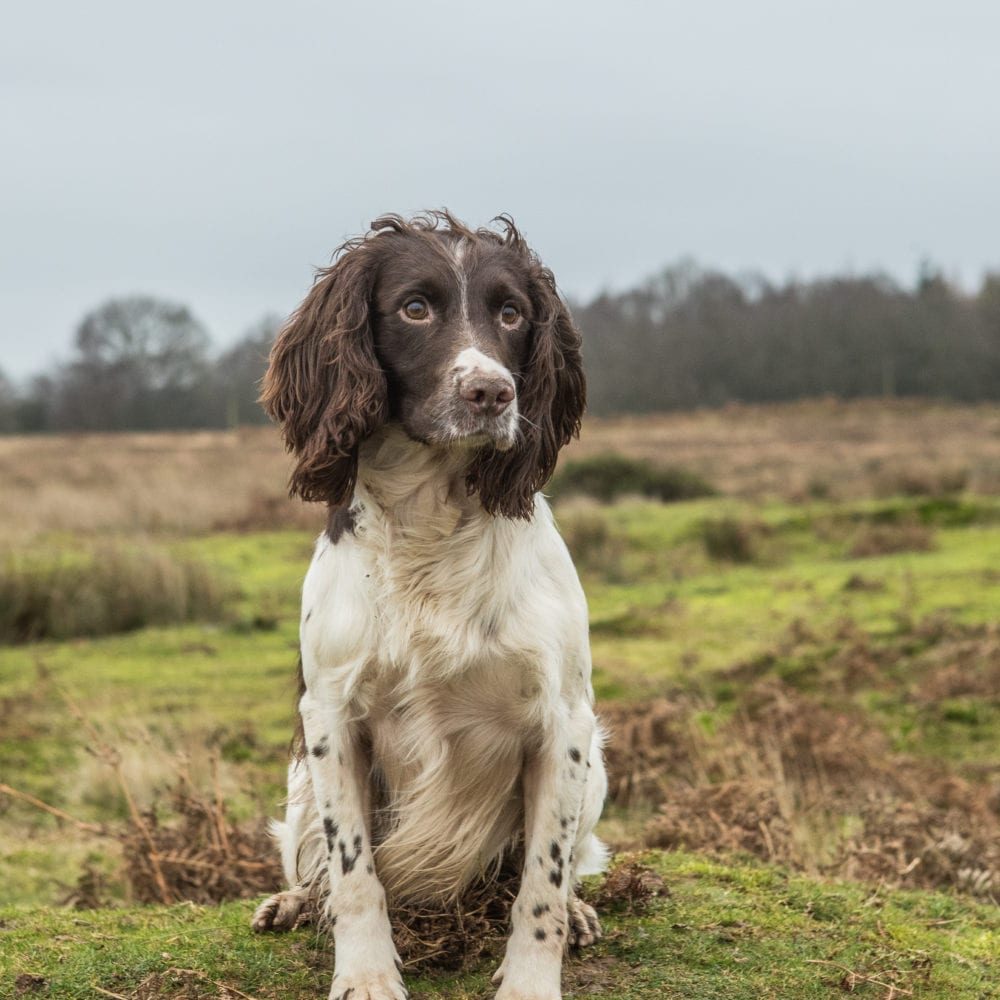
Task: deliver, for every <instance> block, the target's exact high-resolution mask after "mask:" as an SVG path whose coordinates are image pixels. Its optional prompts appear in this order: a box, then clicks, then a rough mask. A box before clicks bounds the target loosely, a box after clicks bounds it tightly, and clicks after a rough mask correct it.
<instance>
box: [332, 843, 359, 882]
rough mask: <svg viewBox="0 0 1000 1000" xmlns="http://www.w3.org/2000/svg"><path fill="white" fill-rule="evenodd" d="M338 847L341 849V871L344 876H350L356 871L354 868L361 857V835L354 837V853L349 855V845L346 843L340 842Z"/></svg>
mask: <svg viewBox="0 0 1000 1000" xmlns="http://www.w3.org/2000/svg"><path fill="white" fill-rule="evenodd" d="M337 847H339V848H340V871H341V873H342V874H344V875H349V874H350V873H351V872H352V871H354V866H355V865H356V864H357V863H358V858H359V857H360V856H361V835H360V834H355V837H354V853H353V854H348V853H347V844H345V843H344V841H342V840H341V841H338V843H337Z"/></svg>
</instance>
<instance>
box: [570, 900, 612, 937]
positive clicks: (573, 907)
mask: <svg viewBox="0 0 1000 1000" xmlns="http://www.w3.org/2000/svg"><path fill="white" fill-rule="evenodd" d="M567 917H568V920H567V924H568V928H567V929H568V933H567V935H566V941H567V943H568V944H569V946H570V948H586V947H588V946H589V945H592V944H593V943H594V942H595V941H597V940H599V939H600V937H601V936H602V933H603V932H602V931H601V922H600V921H599V920H598V919H597V913H596V911H595V910H594V908H593V907H592V906H589V905H588V904H587V903H584V902H583V901H582V900H580V899H577V897H576V896H570V898H569V907H568V913H567Z"/></svg>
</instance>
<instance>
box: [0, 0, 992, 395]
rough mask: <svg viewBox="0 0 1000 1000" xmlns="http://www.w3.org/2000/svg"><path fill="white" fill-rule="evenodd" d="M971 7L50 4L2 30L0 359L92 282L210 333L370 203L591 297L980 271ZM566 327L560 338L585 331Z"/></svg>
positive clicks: (977, 48)
mask: <svg viewBox="0 0 1000 1000" xmlns="http://www.w3.org/2000/svg"><path fill="white" fill-rule="evenodd" d="M998 51H1000V4H997V3H996V2H995V0H952V2H951V3H949V4H947V5H946V4H942V3H939V2H936V3H928V2H924V0H864V2H858V0H840V2H835V3H834V2H826V0H820V2H814V0H754V2H753V3H747V2H737V0H700V2H694V0H688V2H685V3H677V2H673V0H662V2H659V3H652V2H647V3H639V2H631V0H616V2H613V3H611V2H604V3H595V2H591V0H554V2H550V3H546V2H544V0H536V2H524V0H509V2H497V0H494V2H489V3H477V2H474V0H465V2H454V0H420V2H416V0H411V2H401V0H368V2H367V3H365V2H352V3H341V2H336V0H328V2H326V3H320V2H310V0H282V2H280V3H278V2H274V0H270V2H260V0H241V2H239V3H235V2H230V0H219V2H213V0H198V2H192V0H172V2H171V3H170V4H155V5H154V4H143V3H136V2H135V0H128V2H104V0H91V2H88V3H86V4H80V3H75V2H74V3H69V2H65V0H52V2H39V3H34V4H17V5H16V6H14V7H12V8H11V9H10V10H9V11H8V12H7V13H6V14H5V16H4V30H3V33H2V36H0V310H2V313H0V315H2V321H0V371H3V372H5V373H6V374H7V375H8V376H9V377H12V378H14V379H16V380H20V379H25V378H27V377H28V376H30V375H31V374H34V373H37V372H40V371H43V370H49V369H50V368H51V367H52V366H53V365H54V364H56V363H57V362H58V361H61V360H66V359H68V358H69V357H70V355H71V352H72V342H73V333H74V330H75V328H76V326H77V324H78V323H79V321H80V320H81V318H82V317H83V316H84V315H85V314H86V313H87V312H88V311H89V310H91V309H94V308H95V307H97V306H99V305H100V304H101V303H103V302H104V301H106V300H107V299H109V298H113V297H118V296H125V295H132V294H148V295H154V296H157V297H159V298H164V299H167V300H170V301H173V302H179V303H183V304H185V305H187V306H189V307H190V308H191V310H192V311H193V312H194V314H195V315H196V316H197V317H198V318H199V319H200V320H201V321H202V322H203V323H204V324H205V325H206V327H207V328H208V330H209V332H210V334H211V336H212V339H213V342H214V344H215V345H216V346H217V347H218V348H222V347H224V346H226V345H228V344H231V343H232V342H234V341H235V340H236V339H238V338H239V337H241V336H243V335H244V334H245V333H246V332H247V331H248V330H249V329H250V328H251V327H252V326H253V325H254V324H255V323H256V322H257V321H258V320H260V318H261V317H262V316H263V315H265V314H277V315H279V316H284V315H287V314H288V313H290V312H291V311H292V310H293V309H294V308H295V306H296V305H297V304H298V302H299V301H300V300H301V298H302V297H303V295H304V294H305V292H306V290H307V289H308V286H309V283H310V281H311V277H312V273H313V269H314V268H315V267H317V266H322V265H325V264H327V263H329V260H330V254H331V252H332V251H333V250H334V248H335V247H336V246H337V245H338V244H340V243H341V242H342V241H343V240H344V239H345V238H346V237H348V236H351V235H354V234H357V233H359V232H363V231H364V230H365V229H366V228H367V225H368V223H369V222H370V220H371V219H373V218H375V217H376V216H378V215H379V214H382V213H384V212H387V211H395V212H401V213H404V214H407V213H412V212H416V211H419V210H421V209H424V208H435V207H444V206H446V207H448V208H449V209H450V210H451V211H452V212H453V213H455V214H456V215H458V216H459V217H460V218H462V219H464V220H465V221H466V222H467V223H470V224H474V225H479V224H484V223H486V222H488V221H489V220H490V219H491V218H493V217H494V216H496V215H498V214H499V213H501V212H509V213H510V214H511V215H513V216H514V218H515V220H516V221H517V223H518V225H519V227H520V228H521V229H522V231H523V232H524V233H525V234H526V235H527V237H528V239H529V241H530V242H531V243H532V245H533V246H534V247H535V249H536V250H537V251H538V252H539V254H540V255H541V257H542V258H543V260H544V261H545V262H546V263H547V264H548V265H549V266H550V267H551V268H552V269H553V270H554V271H555V274H556V277H557V280H558V282H559V285H560V287H561V289H562V290H563V292H564V293H565V294H567V295H568V296H570V297H571V298H574V299H577V300H586V299H587V298H589V297H591V296H593V295H594V294H596V293H598V292H599V291H602V290H621V289H624V288H627V287H630V286H631V285H634V284H637V283H639V282H640V281H642V280H643V279H645V278H647V277H649V276H651V275H653V274H655V273H656V272H657V271H659V270H662V268H664V267H665V266H667V265H668V264H670V263H673V262H676V261H678V260H679V259H681V258H693V259H695V260H696V261H698V262H699V263H700V264H701V265H703V266H705V267H713V268H719V269H722V270H725V271H727V272H730V273H734V274H739V273H745V272H759V273H762V274H764V275H765V276H767V277H768V278H770V279H771V280H774V281H782V280H785V279H786V278H789V277H797V278H800V279H809V278H811V277H816V276H818V275H823V274H831V273H855V274H857V273H862V272H869V271H882V272H885V273H888V274H889V275H891V276H893V277H894V278H896V280H898V281H899V282H900V283H902V284H904V285H908V284H912V282H913V280H914V278H915V276H916V274H917V272H918V269H919V266H920V263H921V261H924V260H930V261H933V262H934V263H935V264H937V265H938V266H940V267H941V268H942V269H943V270H944V272H945V274H946V275H948V276H949V277H950V278H952V279H953V280H955V281H956V282H959V283H961V284H962V285H963V286H964V287H966V288H969V289H974V288H975V287H976V286H977V285H978V283H979V281H980V280H981V278H982V275H983V274H984V273H985V272H987V271H1000V110H998V108H1000V100H998V98H1000V57H998V55H997V53H998ZM584 333H585V334H586V331H584Z"/></svg>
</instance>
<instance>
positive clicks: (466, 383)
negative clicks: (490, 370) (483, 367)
mask: <svg viewBox="0 0 1000 1000" xmlns="http://www.w3.org/2000/svg"><path fill="white" fill-rule="evenodd" d="M458 392H459V395H460V396H461V397H462V399H464V400H465V401H466V403H468V404H469V408H470V409H471V410H472V411H473V412H475V413H478V414H481V415H482V416H484V417H498V416H500V414H501V413H503V411H504V410H506V409H507V407H508V406H510V404H511V403H512V402H513V401H514V386H513V384H512V383H511V381H510V379H507V378H504V376H503V375H488V374H484V373H481V372H473V373H472V374H471V375H467V376H466V377H465V378H463V379H462V380H461V382H460V383H459V387H458Z"/></svg>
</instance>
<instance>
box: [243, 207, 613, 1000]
mask: <svg viewBox="0 0 1000 1000" xmlns="http://www.w3.org/2000/svg"><path fill="white" fill-rule="evenodd" d="M494 223H498V225H497V226H496V227H495V228H481V229H476V230H472V229H469V228H467V227H466V226H465V225H463V224H462V223H461V222H459V221H458V220H457V219H455V218H453V217H452V216H451V215H450V214H448V213H447V212H432V213H427V214H424V215H420V216H416V217H414V218H410V219H405V218H403V217H400V216H397V215H388V216H385V217H383V218H380V219H378V220H376V221H375V222H374V223H372V227H371V230H370V232H368V233H367V234H366V235H364V236H362V237H358V238H356V239H353V240H349V241H348V242H347V243H345V244H344V245H343V246H342V247H341V248H340V250H339V251H338V252H337V254H336V255H335V257H334V263H333V264H332V266H330V267H329V268H326V269H322V270H320V271H319V272H318V273H317V276H316V279H315V282H314V284H313V286H312V289H311V291H310V292H309V294H308V295H307V297H306V298H305V300H304V301H303V302H302V304H301V305H300V306H299V308H298V310H297V311H296V312H295V313H294V314H293V315H292V317H291V318H290V319H289V321H288V323H287V324H286V325H285V326H284V327H283V329H282V330H281V331H280V332H279V334H278V337H277V339H276V341H275V344H274V347H273V349H272V351H271V355H270V360H269V366H268V370H267V373H266V375H265V377H264V380H263V383H262V393H261V402H262V404H263V406H264V408H265V410H266V411H267V413H268V414H269V415H270V416H271V418H272V419H273V420H275V421H276V422H277V423H278V424H279V425H280V427H281V431H282V434H283V437H284V440H285V443H286V445H287V447H288V449H289V450H290V451H291V452H292V453H293V456H294V462H295V465H294V471H293V472H292V476H291V481H290V490H291V492H292V494H293V495H298V496H300V497H302V498H303V499H305V500H312V501H320V502H323V503H325V504H326V505H327V506H328V509H329V517H328V522H327V528H326V531H325V532H324V533H323V534H322V535H321V536H320V538H319V540H318V542H317V544H316V548H315V553H314V556H313V559H312V563H311V564H310V567H309V570H308V573H307V575H306V578H305V582H304V585H303V592H302V617H301V625H300V640H301V670H300V695H301V697H300V700H299V703H298V711H299V733H298V736H297V738H296V740H295V743H294V747H295V749H294V752H293V754H292V761H291V764H290V767H289V771H288V800H287V811H286V816H285V820H284V822H283V823H276V824H275V835H276V838H277V840H278V843H279V845H280V852H281V859H282V865H283V868H284V872H285V876H286V878H287V880H288V884H289V886H290V888H289V889H287V890H286V891H284V892H279V893H277V894H276V895H274V896H272V897H270V898H269V899H267V900H265V901H264V902H263V903H262V904H261V905H260V906H259V907H258V908H257V911H256V913H255V915H254V917H253V928H254V929H255V930H257V931H265V930H285V929H288V928H290V927H293V926H295V925H296V923H297V921H298V920H299V919H300V918H301V915H302V914H303V912H305V911H306V910H307V909H316V910H318V911H319V914H320V917H321V918H322V919H325V921H326V922H327V925H328V926H330V927H332V932H333V937H334V947H335V971H334V976H333V984H332V987H331V990H330V997H331V1000H403V998H404V997H406V996H407V993H406V990H405V988H404V985H403V981H402V977H401V966H400V962H399V958H398V955H397V953H396V950H395V947H394V945H393V941H392V935H391V929H390V923H389V917H388V912H387V901H388V902H391V901H393V900H411V901H413V900H417V901H425V902H433V901H435V900H439V901H445V900H454V899H455V898H457V897H458V896H459V895H460V894H461V892H462V891H463V889H465V888H466V887H467V886H468V885H469V884H470V882H471V881H472V880H474V879H475V878H477V877H480V876H483V875H487V876H488V874H489V873H490V872H491V871H493V870H495V868H496V867H497V866H498V863H499V859H501V858H502V857H503V856H504V854H505V852H510V851H512V850H515V849H518V848H520V850H522V851H523V858H524V860H523V871H522V875H521V880H520V888H519V891H518V893H517V897H516V899H515V901H514V903H513V908H512V912H511V931H510V935H509V938H508V941H507V945H506V951H505V956H504V959H503V961H502V963H501V965H500V967H499V969H498V971H497V973H496V975H495V976H494V979H493V981H494V983H495V984H496V985H498V987H499V989H498V992H497V994H496V996H497V1000H558V998H559V997H560V996H561V992H560V977H561V965H562V956H563V952H564V949H565V947H566V946H567V945H570V946H582V945H587V944H590V943H592V942H593V941H594V940H595V939H596V938H597V937H599V936H600V925H599V923H598V920H597V917H596V914H595V913H594V911H593V909H592V908H591V907H590V906H588V905H587V904H585V903H583V901H582V900H581V899H580V898H579V897H578V896H577V894H576V892H575V888H576V887H577V885H578V878H579V876H580V875H581V874H590V873H595V872H598V871H600V870H602V869H603V867H604V865H605V862H606V853H607V852H606V850H605V848H604V846H603V845H602V844H601V843H600V841H599V840H598V839H597V838H596V837H595V835H594V827H595V825H596V823H597V821H598V819H599V817H600V813H601V809H602V805H603V801H604V797H605V794H606V791H607V779H606V777H605V771H604V764H603V758H602V752H601V740H602V736H601V731H600V728H599V726H598V724H597V722H596V719H595V715H594V711H593V707H592V706H593V690H592V687H591V682H590V670H591V666H590V652H589V643H588V619H587V606H586V601H585V599H584V595H583V590H582V588H581V586H580V583H579V580H578V577H577V574H576V571H575V570H574V567H573V564H572V561H571V559H570V556H569V553H568V551H567V549H566V546H565V544H564V543H563V541H562V539H561V537H560V535H559V533H558V531H557V529H556V526H555V523H554V520H553V516H552V513H551V511H550V509H549V507H548V505H547V503H546V501H545V499H544V498H543V497H542V495H541V494H540V493H539V490H540V489H541V487H542V486H543V485H544V484H545V482H546V481H547V480H548V478H549V477H550V475H551V474H552V471H553V469H554V467H555V462H556V456H557V454H558V452H559V449H560V448H561V447H562V446H563V445H565V444H566V443H567V442H568V441H569V440H570V439H571V438H572V437H573V436H575V435H576V434H577V433H578V432H579V428H580V420H581V418H582V415H583V410H584V404H585V396H586V383H585V378H584V372H583V365H582V361H581V354H580V343H581V338H580V334H579V332H578V331H577V329H576V327H575V325H574V323H573V320H572V318H571V316H570V313H569V310H568V308H567V306H566V304H565V303H564V301H563V300H562V299H561V297H560V296H559V294H558V292H557V290H556V284H555V280H554V278H553V275H552V273H551V271H549V270H548V269H547V268H546V267H544V266H543V265H542V263H541V262H540V260H539V259H538V257H537V256H536V255H535V253H534V252H533V251H532V250H531V249H530V248H529V246H528V245H527V243H526V242H525V240H524V238H523V236H522V235H521V234H520V232H519V231H518V230H517V228H516V227H515V225H514V222H513V220H512V219H510V218H509V217H508V216H500V217H499V218H498V219H496V220H494Z"/></svg>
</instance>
